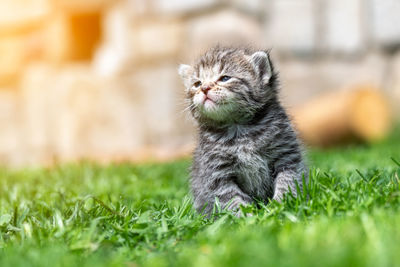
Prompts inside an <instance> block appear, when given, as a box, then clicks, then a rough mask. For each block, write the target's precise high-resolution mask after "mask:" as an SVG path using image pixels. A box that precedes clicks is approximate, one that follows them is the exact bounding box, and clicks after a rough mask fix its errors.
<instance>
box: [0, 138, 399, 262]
mask: <svg viewBox="0 0 400 267" xmlns="http://www.w3.org/2000/svg"><path fill="white" fill-rule="evenodd" d="M398 133H399V131H396V134H397V137H396V135H393V136H392V137H391V138H389V139H388V140H386V141H384V142H381V143H378V144H374V145H363V146H352V147H347V148H334V149H329V150H311V151H310V152H309V159H310V166H311V178H310V184H309V186H308V187H307V192H305V193H308V194H309V196H310V197H309V198H306V197H305V196H302V197H300V198H298V199H293V198H291V197H287V198H286V199H285V201H284V203H283V204H278V203H275V202H274V203H270V204H269V205H265V206H262V207H261V208H259V209H256V208H254V207H250V208H248V211H249V212H250V211H251V212H252V213H253V214H254V216H252V217H246V218H240V219H238V218H236V217H234V216H231V215H230V214H229V213H222V214H221V215H220V216H217V217H215V218H214V219H213V220H207V219H205V218H203V217H202V216H200V215H198V214H196V213H195V212H194V211H193V209H192V204H191V200H190V197H189V196H188V181H187V180H188V171H187V170H188V167H189V165H190V162H189V161H188V160H184V161H178V162H173V163H168V164H144V165H131V164H119V165H109V166H99V165H96V164H93V163H88V162H83V163H79V164H69V165H68V164H67V165H60V166H57V167H54V168H50V169H26V170H11V169H7V168H3V169H1V170H0V266H171V265H173V266H276V265H279V266H350V265H351V266H396V265H398V266H400V254H399V253H398V252H399V251H400V205H399V204H400V181H399V176H400V164H399V161H400V138H399V137H398Z"/></svg>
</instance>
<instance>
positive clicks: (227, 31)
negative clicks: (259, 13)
mask: <svg viewBox="0 0 400 267" xmlns="http://www.w3.org/2000/svg"><path fill="white" fill-rule="evenodd" d="M261 43H262V28H261V25H260V23H259V22H258V21H257V20H256V19H255V18H253V17H251V16H248V15H246V14H242V13H240V12H237V11H234V10H223V11H218V12H216V13H211V14H208V15H204V16H201V17H197V18H194V19H192V20H190V21H189V22H188V25H187V42H186V45H185V46H184V47H185V49H186V50H187V54H189V55H191V56H194V54H196V53H199V52H201V51H203V50H204V49H207V48H208V47H210V46H212V45H215V44H223V45H224V44H225V45H240V44H244V45H248V44H250V45H255V46H259V45H260V44H261Z"/></svg>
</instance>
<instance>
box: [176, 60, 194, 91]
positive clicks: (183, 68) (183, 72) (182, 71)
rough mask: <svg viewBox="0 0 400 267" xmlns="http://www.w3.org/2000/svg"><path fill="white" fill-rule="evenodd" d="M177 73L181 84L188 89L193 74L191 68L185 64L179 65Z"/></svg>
mask: <svg viewBox="0 0 400 267" xmlns="http://www.w3.org/2000/svg"><path fill="white" fill-rule="evenodd" d="M178 73H179V75H180V76H181V78H182V80H183V84H184V85H185V86H186V87H187V88H189V87H190V80H191V79H190V78H191V76H192V74H193V68H192V67H191V66H189V65H186V64H181V65H179V68H178Z"/></svg>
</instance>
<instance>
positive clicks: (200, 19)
mask: <svg viewBox="0 0 400 267" xmlns="http://www.w3.org/2000/svg"><path fill="white" fill-rule="evenodd" d="M399 3H400V2H398V1H397V0H379V1H378V0H371V1H363V0H337V1H328V0H296V1H293V0H269V1H263V0H250V1H239V0H202V1H200V0H119V1H111V0H109V1H107V0H90V1H67V0H48V1H46V0H41V1H34V0H7V1H3V2H2V3H1V4H0V58H2V61H0V88H1V89H0V111H1V113H0V125H1V130H0V161H1V163H3V164H11V165H26V164H47V163H53V162H57V161H70V160H76V159H82V158H89V159H94V160H100V161H104V162H109V161H118V160H143V159H149V158H153V159H169V158H173V157H177V156H181V155H186V154H188V152H189V151H190V150H191V148H192V147H193V141H194V136H195V132H194V129H193V123H192V121H191V119H190V116H189V115H188V114H187V112H184V109H185V104H184V96H183V86H182V84H181V82H180V80H179V77H178V75H177V72H176V70H177V66H178V64H179V63H188V62H191V61H192V60H193V58H194V57H195V56H196V55H198V54H199V53H201V52H202V51H204V50H205V49H207V48H208V47H209V46H211V45H213V44H216V43H220V44H227V45H252V46H256V47H260V48H272V53H273V58H274V59H275V60H276V61H277V65H278V68H279V70H280V72H281V79H282V93H281V94H282V99H283V101H284V104H285V105H286V106H287V107H289V108H291V107H295V106H297V105H299V104H302V103H304V102H305V101H307V100H308V99H310V98H311V97H313V96H315V95H317V94H319V93H321V92H324V91H328V90H338V89H342V88H350V87H352V86H353V85H357V84H369V85H374V86H376V87H378V88H381V89H382V90H383V91H384V92H385V93H386V94H387V95H388V96H389V97H390V99H391V100H392V101H393V107H394V109H396V107H397V106H396V103H397V102H398V101H399V100H400V50H399V48H400V31H399V30H398V27H397V26H398V25H400V21H399V20H400V16H398V14H400V4H399ZM24 7H25V9H24ZM12 10H14V11H15V10H17V11H20V10H24V12H20V13H21V14H22V15H20V16H15V17H10V18H9V17H7V16H6V15H4V14H7V13H9V12H11V11H12ZM29 10H31V11H32V10H33V11H34V12H33V11H32V12H29ZM3 13H4V14H3ZM17 13H18V12H17ZM17 13H15V12H14V14H17ZM2 15H3V16H2ZM397 112H398V111H397Z"/></svg>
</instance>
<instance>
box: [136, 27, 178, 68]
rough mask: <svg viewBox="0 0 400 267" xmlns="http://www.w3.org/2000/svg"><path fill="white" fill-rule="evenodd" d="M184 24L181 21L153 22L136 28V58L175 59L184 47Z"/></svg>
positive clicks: (144, 59)
mask: <svg viewBox="0 0 400 267" xmlns="http://www.w3.org/2000/svg"><path fill="white" fill-rule="evenodd" d="M183 33H184V27H183V24H181V23H180V21H179V20H166V21H164V20H158V21H157V20H151V21H147V22H146V23H141V24H140V25H138V26H137V27H135V29H134V31H133V32H132V34H133V35H134V41H133V45H134V46H133V47H132V48H131V49H134V51H135V53H136V54H137V56H136V58H139V59H142V60H143V61H146V60H158V61H159V60H161V59H163V58H165V57H174V56H176V55H177V54H178V52H179V49H180V48H181V46H182V38H183Z"/></svg>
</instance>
